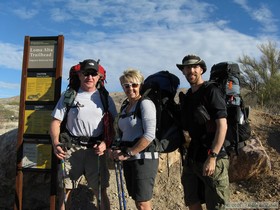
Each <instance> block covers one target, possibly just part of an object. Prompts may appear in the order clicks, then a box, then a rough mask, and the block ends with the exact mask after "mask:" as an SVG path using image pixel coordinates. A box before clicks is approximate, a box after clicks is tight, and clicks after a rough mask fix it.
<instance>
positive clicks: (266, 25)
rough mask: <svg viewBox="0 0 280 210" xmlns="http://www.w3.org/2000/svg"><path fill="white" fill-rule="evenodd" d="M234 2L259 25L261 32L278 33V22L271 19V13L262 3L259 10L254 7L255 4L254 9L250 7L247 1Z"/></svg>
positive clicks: (236, 0) (238, 0)
mask: <svg viewBox="0 0 280 210" xmlns="http://www.w3.org/2000/svg"><path fill="white" fill-rule="evenodd" d="M234 2H235V3H237V4H239V5H240V6H241V7H242V8H243V9H244V10H245V11H246V12H247V13H248V15H249V16H250V17H251V18H252V19H253V20H255V21H257V22H259V23H260V24H261V26H262V31H263V32H265V33H275V32H278V30H279V29H278V26H277V22H278V21H277V20H276V19H275V18H274V17H273V14H272V12H271V11H270V9H269V7H268V6H267V5H266V4H265V3H264V2H263V3H262V4H261V5H260V6H259V8H257V7H256V6H258V5H256V4H254V7H250V6H249V3H248V1H247V0H234Z"/></svg>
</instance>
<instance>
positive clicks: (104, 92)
mask: <svg viewBox="0 0 280 210" xmlns="http://www.w3.org/2000/svg"><path fill="white" fill-rule="evenodd" d="M98 90H99V95H100V99H101V102H102V105H103V107H104V112H105V113H106V112H108V111H109V100H108V96H109V92H108V91H107V90H106V88H105V87H104V86H101V87H99V88H98Z"/></svg>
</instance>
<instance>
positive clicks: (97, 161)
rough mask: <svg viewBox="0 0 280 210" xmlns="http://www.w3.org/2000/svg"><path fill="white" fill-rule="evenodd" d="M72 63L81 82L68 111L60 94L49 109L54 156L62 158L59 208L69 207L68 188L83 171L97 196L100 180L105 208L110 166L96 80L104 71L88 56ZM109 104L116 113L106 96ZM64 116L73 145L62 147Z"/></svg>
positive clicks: (110, 110)
mask: <svg viewBox="0 0 280 210" xmlns="http://www.w3.org/2000/svg"><path fill="white" fill-rule="evenodd" d="M74 67H75V70H76V73H77V76H78V78H79V82H80V86H79V89H78V91H77V95H76V97H75V100H74V102H73V105H72V106H71V107H70V109H69V111H67V108H66V106H65V105H64V97H65V95H64V94H63V95H62V96H61V98H60V100H59V101H58V103H57V105H56V107H55V109H54V110H53V112H52V116H53V120H52V122H51V125H50V136H51V138H52V143H53V148H54V153H55V155H56V156H57V158H59V159H60V160H64V162H65V172H66V174H65V179H64V183H65V188H66V198H65V200H64V202H60V209H62V210H64V209H66V206H67V209H69V208H70V206H71V204H70V200H71V199H70V193H71V190H72V189H73V188H75V185H76V183H77V181H78V180H79V179H80V177H81V176H82V175H84V176H85V178H86V180H87V182H88V185H89V187H90V188H92V190H93V192H94V194H95V196H96V197H97V198H98V189H99V188H98V185H99V184H101V209H103V210H108V209H110V203H109V199H108V196H107V192H106V188H107V187H108V186H109V170H108V166H107V163H106V155H105V150H106V143H105V142H104V138H103V131H104V126H103V117H104V106H103V103H102V101H101V96H100V94H101V92H100V91H99V90H98V89H97V84H98V82H100V80H101V79H102V78H103V79H104V77H105V74H104V71H100V67H101V66H100V64H99V63H98V62H96V61H95V60H91V59H88V60H84V61H83V62H80V64H78V65H76V66H74ZM101 68H103V67H101ZM103 70H104V69H103ZM108 108H109V112H110V113H111V114H112V116H113V117H115V116H116V115H117V111H116V107H115V104H114V102H113V100H112V98H111V97H110V96H108ZM67 113H68V114H67ZM66 114H67V116H66ZM65 116H66V117H67V118H66V119H67V122H66V130H67V134H68V135H69V138H70V139H71V145H72V146H71V148H68V149H65V147H64V146H63V145H62V144H61V142H60V139H59V136H60V129H61V128H60V127H61V122H62V121H63V119H64V117H65ZM98 165H99V168H98ZM99 173H100V175H101V181H100V180H99ZM99 181H100V182H101V183H99ZM62 200H63V199H62Z"/></svg>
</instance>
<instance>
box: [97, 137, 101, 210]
mask: <svg viewBox="0 0 280 210" xmlns="http://www.w3.org/2000/svg"><path fill="white" fill-rule="evenodd" d="M100 143H101V141H98V142H97V144H98V145H99V144H100ZM97 173H98V198H97V206H98V210H100V209H101V171H100V156H99V155H97Z"/></svg>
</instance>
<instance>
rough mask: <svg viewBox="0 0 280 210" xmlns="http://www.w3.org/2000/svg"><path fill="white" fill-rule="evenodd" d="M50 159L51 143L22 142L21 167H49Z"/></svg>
mask: <svg viewBox="0 0 280 210" xmlns="http://www.w3.org/2000/svg"><path fill="white" fill-rule="evenodd" d="M51 159H52V145H51V144H30V143H29V144H28V143H26V144H23V159H22V167H23V168H37V169H50V168H51Z"/></svg>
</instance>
